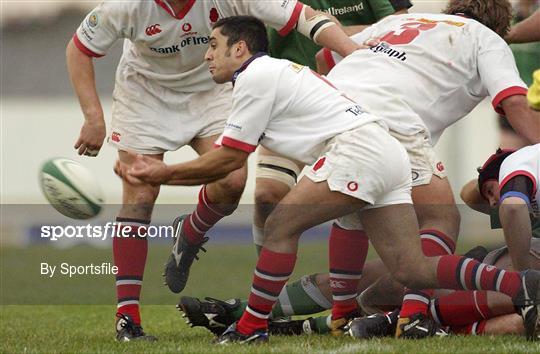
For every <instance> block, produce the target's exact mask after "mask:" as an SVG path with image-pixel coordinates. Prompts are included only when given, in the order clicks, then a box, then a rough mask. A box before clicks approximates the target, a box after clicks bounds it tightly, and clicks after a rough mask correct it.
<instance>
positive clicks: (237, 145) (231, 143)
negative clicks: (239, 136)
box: [221, 136, 257, 152]
mask: <svg viewBox="0 0 540 354" xmlns="http://www.w3.org/2000/svg"><path fill="white" fill-rule="evenodd" d="M221 145H223V146H228V147H231V148H233V149H238V150H242V151H245V152H253V151H255V149H256V148H257V145H251V144H248V143H244V142H243V141H240V140H236V139H233V138H229V137H227V136H224V137H223V139H222V140H221Z"/></svg>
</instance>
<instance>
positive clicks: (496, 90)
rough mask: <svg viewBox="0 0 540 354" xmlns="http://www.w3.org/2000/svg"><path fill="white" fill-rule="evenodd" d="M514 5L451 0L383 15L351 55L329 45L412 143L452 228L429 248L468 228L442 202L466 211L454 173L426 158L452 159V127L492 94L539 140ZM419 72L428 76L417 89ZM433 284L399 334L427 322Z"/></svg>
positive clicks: (420, 196) (436, 212)
mask: <svg viewBox="0 0 540 354" xmlns="http://www.w3.org/2000/svg"><path fill="white" fill-rule="evenodd" d="M510 10H511V7H510V4H509V2H508V1H506V0H465V1H461V0H460V1H457V0H451V1H449V3H448V5H447V7H446V9H445V10H444V11H443V12H444V13H443V14H411V15H400V16H393V17H391V18H387V19H383V20H382V21H381V22H379V23H377V24H375V25H373V26H371V27H370V28H369V29H367V30H365V31H363V32H362V33H360V34H358V35H356V36H354V38H353V39H354V40H355V41H357V42H362V43H363V42H366V41H368V40H373V39H376V41H377V44H375V45H374V46H372V47H371V48H370V49H369V50H360V51H357V52H356V53H353V54H352V55H350V56H349V57H347V58H346V59H344V60H343V61H341V59H342V58H341V57H340V56H339V55H336V54H335V53H332V52H331V51H329V50H324V51H323V53H321V54H320V55H319V59H320V62H321V63H322V64H323V66H327V67H328V68H332V67H333V66H334V65H335V67H333V69H332V70H331V71H330V73H329V74H328V78H329V80H330V81H331V82H332V83H334V84H335V85H336V87H338V88H339V89H340V90H342V91H344V92H345V93H346V94H347V95H349V97H351V98H353V99H356V100H357V101H358V102H360V103H364V104H365V105H366V107H367V108H368V110H370V111H371V112H373V113H374V114H375V115H379V116H381V117H383V118H385V121H386V122H387V123H388V124H389V127H390V130H391V132H392V134H393V136H395V137H396V138H397V139H398V140H400V141H401V142H402V144H403V145H404V146H405V147H406V149H407V150H408V152H409V157H410V158H411V164H412V166H413V179H414V180H413V201H414V203H415V209H416V210H417V212H418V215H419V222H420V225H421V227H425V226H424V225H425V222H429V223H430V224H429V225H430V227H429V228H430V229H435V230H437V231H440V230H443V232H442V233H441V232H436V233H432V235H428V238H429V239H428V238H426V237H424V236H422V235H421V237H422V239H423V240H425V242H423V245H424V251H425V252H426V255H428V256H435V255H440V254H443V253H448V252H449V251H453V250H454V248H455V243H454V241H453V240H455V237H456V236H457V232H455V233H452V234H451V235H452V236H451V239H450V240H449V238H448V237H443V236H444V235H447V233H446V232H444V230H449V229H453V230H454V231H457V230H458V228H457V224H456V223H455V221H456V220H458V219H455V218H452V217H448V215H445V214H444V211H445V208H441V207H439V205H438V204H439V203H441V202H442V203H444V204H445V205H446V209H448V208H450V207H451V206H452V208H453V209H454V210H455V211H456V212H457V208H456V207H455V205H454V200H453V198H452V197H451V196H452V192H451V189H450V185H449V183H448V182H447V180H446V179H444V180H443V179H441V178H440V177H441V176H438V177H433V178H431V173H430V170H429V169H426V168H425V167H428V168H429V167H430V166H431V171H433V174H434V175H435V176H437V173H436V171H437V165H438V166H442V163H436V161H439V160H438V159H437V158H434V156H435V155H434V152H433V146H434V145H435V144H436V143H437V141H438V139H439V137H440V136H441V134H442V132H443V131H444V129H446V128H447V127H448V126H450V125H452V124H453V123H455V122H456V121H458V120H459V119H461V118H462V117H464V116H465V115H467V114H468V113H469V112H471V111H472V110H473V108H474V107H475V106H476V105H477V104H478V103H479V102H480V101H481V100H483V99H484V98H485V97H486V96H491V99H492V104H493V107H494V109H495V110H496V111H497V112H499V113H503V112H504V114H505V116H506V117H507V119H508V121H509V123H510V124H511V125H512V127H514V129H515V130H516V132H517V133H518V134H520V135H522V136H523V137H525V138H526V139H527V140H528V141H529V142H531V143H537V142H540V114H538V112H535V111H533V110H531V109H530V108H529V107H528V105H527V100H526V98H525V95H526V94H527V88H526V86H525V84H524V83H523V81H522V80H521V79H520V78H519V74H518V71H517V69H516V66H515V62H514V59H513V56H512V53H511V51H510V49H509V47H508V45H507V44H506V43H505V42H504V40H503V39H502V38H501V37H502V36H504V35H505V34H506V32H507V31H508V28H509V24H510ZM425 53H431V54H430V55H425ZM336 63H337V65H336ZM385 77H386V78H387V79H386V80H384V79H382V78H385ZM411 82H419V84H417V85H416V86H415V87H414V88H412V89H411V88H410V83H411ZM388 97H391V98H390V99H388ZM422 167H424V168H423V169H422ZM417 176H418V178H415V177H417ZM422 176H424V177H422ZM442 177H444V176H442ZM444 195H447V196H448V198H444V197H442V196H444ZM415 197H416V198H415ZM424 213H425V214H426V215H428V216H429V217H428V219H427V220H428V221H424V220H426V219H424V218H423V216H424ZM451 225H454V227H453V228H452V227H451ZM433 241H436V242H433ZM437 244H438V245H437ZM431 293H432V292H431V291H429V290H424V291H414V292H413V291H411V292H410V293H407V294H406V295H405V299H404V304H403V307H402V310H401V313H400V325H399V326H398V328H397V332H396V335H397V336H401V335H404V336H407V334H406V333H404V332H403V331H402V329H403V328H405V325H406V324H408V323H412V322H415V323H419V324H421V323H422V321H416V320H417V319H419V318H421V317H425V316H426V315H427V305H428V303H429V298H430V297H431ZM414 327H415V326H406V328H407V330H406V331H409V332H411V334H412V335H413V336H416V335H417V333H419V332H418V331H416V330H415V328H414Z"/></svg>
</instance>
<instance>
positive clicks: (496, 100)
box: [491, 86, 527, 115]
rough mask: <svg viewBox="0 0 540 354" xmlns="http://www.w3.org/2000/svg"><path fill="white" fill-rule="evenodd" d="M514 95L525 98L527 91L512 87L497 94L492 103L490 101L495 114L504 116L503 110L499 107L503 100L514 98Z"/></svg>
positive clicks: (522, 88) (519, 87)
mask: <svg viewBox="0 0 540 354" xmlns="http://www.w3.org/2000/svg"><path fill="white" fill-rule="evenodd" d="M515 95H523V96H525V95H527V89H526V88H524V87H521V86H512V87H508V88H505V89H504V90H502V91H501V92H499V93H498V94H497V95H496V96H495V98H494V99H493V101H491V104H492V105H493V109H495V112H497V113H499V114H502V115H504V110H503V109H502V107H500V106H499V105H500V104H501V102H502V101H503V100H504V99H505V98H508V97H510V96H515Z"/></svg>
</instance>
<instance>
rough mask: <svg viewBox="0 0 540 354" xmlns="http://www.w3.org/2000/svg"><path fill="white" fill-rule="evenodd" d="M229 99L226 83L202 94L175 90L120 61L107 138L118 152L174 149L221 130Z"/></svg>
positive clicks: (147, 152)
mask: <svg viewBox="0 0 540 354" xmlns="http://www.w3.org/2000/svg"><path fill="white" fill-rule="evenodd" d="M231 97H232V86H231V85H229V84H226V85H216V87H215V88H213V89H211V90H209V91H203V92H192V93H183V92H177V91H173V90H171V89H168V88H165V87H162V86H160V85H158V84H157V83H156V82H154V81H152V80H149V79H147V78H145V77H144V76H142V75H140V74H138V73H136V72H135V71H134V70H133V69H131V68H129V67H126V66H125V65H124V66H122V65H121V66H120V68H119V72H118V73H117V75H116V86H115V89H114V93H113V110H112V124H111V130H110V132H109V135H108V138H107V141H108V142H109V144H111V145H113V146H114V147H116V148H117V149H119V150H128V151H132V152H136V153H139V154H159V153H163V152H166V151H175V150H178V149H179V148H181V147H182V146H185V145H187V144H189V143H190V142H191V141H192V140H193V139H194V138H205V137H209V136H214V135H219V134H221V133H222V132H223V128H224V126H225V122H226V121H227V118H228V117H229V113H230V111H231V103H232V98H231Z"/></svg>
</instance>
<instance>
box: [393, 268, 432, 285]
mask: <svg viewBox="0 0 540 354" xmlns="http://www.w3.org/2000/svg"><path fill="white" fill-rule="evenodd" d="M390 273H391V274H392V278H394V279H395V280H396V281H397V282H398V283H400V284H401V285H403V286H405V287H407V288H410V289H421V288H423V287H424V286H423V284H424V283H425V282H424V276H423V274H422V272H421V271H420V269H419V267H417V266H416V265H414V264H406V263H404V262H400V263H398V264H397V265H396V266H395V267H394V268H393V269H391V270H390Z"/></svg>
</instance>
